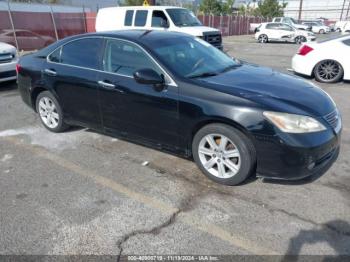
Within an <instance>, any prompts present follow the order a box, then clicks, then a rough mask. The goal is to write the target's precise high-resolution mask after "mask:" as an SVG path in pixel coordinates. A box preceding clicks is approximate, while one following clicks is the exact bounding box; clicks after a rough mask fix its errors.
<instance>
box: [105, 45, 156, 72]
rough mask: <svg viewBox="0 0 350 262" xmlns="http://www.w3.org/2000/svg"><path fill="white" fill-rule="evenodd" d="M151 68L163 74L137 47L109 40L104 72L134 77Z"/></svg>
mask: <svg viewBox="0 0 350 262" xmlns="http://www.w3.org/2000/svg"><path fill="white" fill-rule="evenodd" d="M142 68H150V69H153V70H155V71H156V72H158V73H159V74H161V73H162V72H161V70H160V69H159V67H158V66H157V65H156V64H155V63H154V62H153V60H152V59H151V58H150V57H149V56H148V55H147V54H146V53H145V52H144V51H143V50H142V49H141V48H140V47H138V46H137V45H134V44H132V43H129V42H126V41H123V40H107V45H106V50H105V54H104V59H103V70H104V71H107V72H112V73H117V74H120V75H126V76H131V77H132V76H133V74H134V72H135V71H136V70H139V69H142Z"/></svg>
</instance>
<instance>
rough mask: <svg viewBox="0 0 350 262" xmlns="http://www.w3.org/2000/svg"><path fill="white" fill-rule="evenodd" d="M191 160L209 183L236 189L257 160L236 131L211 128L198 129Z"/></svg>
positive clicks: (249, 145) (222, 126)
mask: <svg viewBox="0 0 350 262" xmlns="http://www.w3.org/2000/svg"><path fill="white" fill-rule="evenodd" d="M192 153H193V158H194V160H195V162H196V164H197V165H198V167H199V168H200V170H201V171H202V172H203V173H204V174H205V175H206V176H207V177H208V178H210V179H211V180H213V181H215V182H217V183H220V184H224V185H237V184H240V183H242V182H243V181H244V180H246V179H247V178H248V177H249V176H250V175H251V174H252V171H253V170H254V167H255V162H256V157H255V150H254V146H253V144H252V142H251V141H250V140H249V138H248V137H247V136H245V135H244V134H243V133H242V132H240V131H238V130H237V129H235V128H233V127H231V126H228V125H224V124H210V125H207V126H205V127H203V128H202V129H200V130H199V131H198V132H197V134H196V135H195V136H194V139H193V143H192Z"/></svg>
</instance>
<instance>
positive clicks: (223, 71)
mask: <svg viewBox="0 0 350 262" xmlns="http://www.w3.org/2000/svg"><path fill="white" fill-rule="evenodd" d="M239 66H241V64H236V65H230V66H228V67H225V68H224V69H223V70H221V71H220V73H225V72H227V71H230V70H231V69H234V68H236V67H239Z"/></svg>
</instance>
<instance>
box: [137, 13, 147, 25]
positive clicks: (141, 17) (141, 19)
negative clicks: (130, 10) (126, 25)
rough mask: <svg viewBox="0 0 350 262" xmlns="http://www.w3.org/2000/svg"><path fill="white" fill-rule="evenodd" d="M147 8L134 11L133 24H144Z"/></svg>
mask: <svg viewBox="0 0 350 262" xmlns="http://www.w3.org/2000/svg"><path fill="white" fill-rule="evenodd" d="M147 14H148V11H147V10H139V11H136V16H135V26H145V25H146V21H147Z"/></svg>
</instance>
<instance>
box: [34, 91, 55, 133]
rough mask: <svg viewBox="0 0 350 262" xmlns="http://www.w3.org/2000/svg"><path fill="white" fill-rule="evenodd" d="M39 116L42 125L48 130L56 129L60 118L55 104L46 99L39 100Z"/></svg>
mask: <svg viewBox="0 0 350 262" xmlns="http://www.w3.org/2000/svg"><path fill="white" fill-rule="evenodd" d="M38 109H39V115H40V118H41V120H42V121H43V122H44V124H45V125H46V126H47V127H49V128H52V129H53V128H56V127H57V126H58V124H59V119H60V116H59V114H58V112H57V108H56V105H55V103H54V102H53V101H52V100H51V99H50V98H48V97H42V98H41V99H40V100H39V107H38Z"/></svg>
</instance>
